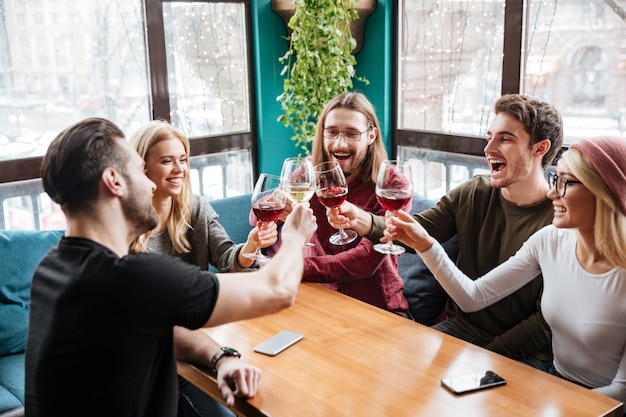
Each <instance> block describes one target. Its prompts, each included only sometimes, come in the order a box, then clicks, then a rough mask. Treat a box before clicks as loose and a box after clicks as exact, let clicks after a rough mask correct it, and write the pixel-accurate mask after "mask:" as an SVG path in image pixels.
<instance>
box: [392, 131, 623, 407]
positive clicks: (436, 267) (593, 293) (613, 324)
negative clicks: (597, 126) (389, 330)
mask: <svg viewBox="0 0 626 417" xmlns="http://www.w3.org/2000/svg"><path fill="white" fill-rule="evenodd" d="M548 181H549V183H550V186H551V187H550V190H549V191H548V197H549V198H550V199H551V200H552V202H553V205H554V219H553V221H552V224H551V225H548V226H546V227H544V228H543V229H541V230H539V231H538V232H536V233H535V234H534V235H532V236H531V237H530V238H529V239H528V241H527V242H526V243H525V244H524V245H523V246H522V248H521V249H520V250H519V251H518V252H517V253H516V254H515V256H513V257H511V258H510V259H509V260H508V261H506V262H505V263H503V264H501V265H500V266H498V267H497V268H495V269H493V270H492V271H490V272H489V273H488V274H486V275H485V276H484V277H482V278H480V279H477V280H471V279H469V278H468V277H467V276H465V275H464V274H463V273H462V272H461V271H459V270H458V269H457V268H456V266H455V265H454V263H453V262H452V261H450V259H449V258H448V256H447V255H446V253H445V252H444V250H443V249H442V248H441V246H440V245H439V244H438V243H437V241H436V240H435V239H433V238H432V237H431V236H429V235H428V233H427V232H426V231H425V230H424V228H422V227H421V226H420V224H419V223H418V222H416V221H415V220H414V219H413V217H412V216H410V215H408V214H406V213H405V212H402V211H396V212H395V213H396V214H397V217H389V218H388V219H387V230H386V235H387V236H386V238H384V239H383V240H386V239H387V238H388V237H393V239H397V240H400V241H402V242H403V243H405V244H406V245H408V246H411V247H413V248H414V249H415V250H417V251H418V252H419V253H420V255H421V256H422V258H423V259H424V261H425V262H426V264H427V265H428V267H429V268H430V269H431V270H432V271H433V274H434V275H435V277H436V278H437V279H438V280H439V282H440V283H441V284H442V286H443V287H444V288H445V290H446V291H447V292H448V294H449V295H450V296H451V297H452V298H453V299H454V301H456V302H457V304H459V306H461V308H462V309H463V310H464V311H468V312H471V311H477V310H479V309H481V308H484V307H486V306H488V305H491V304H493V303H495V302H496V301H498V300H500V299H502V298H503V297H505V296H507V295H509V294H511V293H513V292H514V291H516V290H518V289H519V288H521V287H522V286H524V285H525V284H526V283H528V282H529V281H531V280H532V279H533V278H534V277H536V276H537V274H539V273H542V274H543V280H544V291H543V297H542V300H541V308H542V311H543V314H544V317H545V320H546V322H547V323H548V324H549V325H550V328H551V329H552V346H553V352H554V369H553V372H552V373H554V374H556V375H558V376H560V377H562V378H565V379H568V380H570V381H573V382H575V383H577V384H580V385H583V386H586V387H588V388H590V389H593V390H594V391H597V392H598V393H601V394H604V395H606V396H609V397H612V398H614V399H616V400H618V401H621V402H626V251H625V248H626V138H620V137H597V138H593V139H582V140H579V141H577V142H575V143H574V144H572V145H571V147H570V149H569V150H567V151H566V152H564V154H563V157H562V158H561V160H560V161H559V162H558V165H557V168H556V175H555V174H549V178H548Z"/></svg>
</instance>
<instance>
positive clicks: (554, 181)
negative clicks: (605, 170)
mask: <svg viewBox="0 0 626 417" xmlns="http://www.w3.org/2000/svg"><path fill="white" fill-rule="evenodd" d="M548 184H549V185H550V189H552V188H554V187H556V194H557V195H558V196H559V197H565V191H566V190H567V184H582V182H580V181H575V180H568V179H567V178H563V177H559V176H558V175H556V174H553V173H552V172H549V173H548Z"/></svg>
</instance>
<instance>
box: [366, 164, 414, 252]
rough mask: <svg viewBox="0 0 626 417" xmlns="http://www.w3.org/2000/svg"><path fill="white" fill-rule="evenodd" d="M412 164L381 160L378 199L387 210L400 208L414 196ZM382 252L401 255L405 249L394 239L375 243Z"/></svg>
mask: <svg viewBox="0 0 626 417" xmlns="http://www.w3.org/2000/svg"><path fill="white" fill-rule="evenodd" d="M412 178H413V175H412V172H411V164H410V163H408V162H404V161H394V160H386V161H383V162H381V164H380V169H379V170H378V178H377V180H376V199H377V200H378V203H379V204H380V205H381V206H383V208H384V209H385V210H387V212H389V211H391V210H398V209H399V208H402V207H404V206H405V205H406V203H407V202H408V201H409V200H410V199H411V197H412V196H413V182H412ZM374 249H376V250H377V251H378V252H380V253H387V254H392V255H399V254H401V253H403V252H404V251H405V249H404V248H403V247H402V246H398V245H394V244H393V242H392V241H389V242H387V243H378V244H376V245H374Z"/></svg>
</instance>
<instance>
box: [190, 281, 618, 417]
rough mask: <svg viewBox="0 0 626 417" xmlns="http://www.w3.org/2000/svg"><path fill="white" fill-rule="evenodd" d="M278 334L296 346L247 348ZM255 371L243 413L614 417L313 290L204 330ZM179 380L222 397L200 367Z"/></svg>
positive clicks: (574, 388) (564, 391)
mask: <svg viewBox="0 0 626 417" xmlns="http://www.w3.org/2000/svg"><path fill="white" fill-rule="evenodd" d="M281 330H291V331H295V332H299V333H302V334H304V339H303V340H301V341H300V342H298V343H296V344H295V345H293V346H292V347H290V348H288V349H287V350H285V351H283V352H282V353H280V354H278V355H277V356H274V357H270V356H266V355H262V354H259V353H255V352H253V351H252V347H253V346H255V345H257V344H258V343H260V342H261V341H263V340H265V339H266V338H268V337H270V336H272V335H274V334H275V333H277V332H279V331H281ZM205 331H206V332H207V333H209V334H210V335H211V336H212V337H213V338H215V339H216V340H217V341H218V342H219V343H221V344H223V345H226V346H232V347H234V348H236V349H238V350H239V351H240V352H241V353H242V354H243V358H244V359H245V360H246V361H247V362H249V363H251V364H254V365H256V366H258V367H260V368H261V369H262V370H263V375H262V377H261V383H260V388H259V392H258V393H257V395H256V396H255V397H254V398H252V399H250V400H237V402H236V404H235V407H234V408H235V409H236V412H237V413H238V414H239V415H245V416H274V417H280V416H297V417H305V416H315V417H319V416H360V417H361V416H383V417H386V416H391V417H400V416H464V417H469V416H480V417H485V416H498V417H501V416H524V417H540V416H541V417H547V416H567V417H576V416H581V417H582V416H585V417H589V416H615V417H621V416H622V405H621V403H620V402H618V401H615V400H613V399H611V398H608V397H605V396H602V395H599V394H596V393H594V392H592V391H590V390H587V389H585V388H582V387H579V386H578V385H575V384H572V383H570V382H567V381H564V380H562V379H559V378H557V377H554V376H552V375H549V374H546V373H543V372H540V371H537V370H535V369H533V368H531V367H529V366H527V365H523V364H520V363H518V362H516V361H513V360H510V359H508V358H506V357H504V356H501V355H497V354H495V353H492V352H490V351H488V350H486V349H482V348H479V347H476V346H474V345H471V344H468V343H466V342H463V341H461V340H458V339H456V338H453V337H450V336H447V335H445V334H443V333H440V332H438V331H435V330H432V329H430V328H428V327H425V326H422V325H419V324H417V323H414V322H412V321H410V320H407V319H404V318H401V317H399V316H396V315H394V314H392V313H389V312H386V311H383V310H381V309H378V308H376V307H372V306H370V305H368V304H365V303H362V302H360V301H358V300H355V299H353V298H350V297H347V296H345V295H343V294H339V293H337V292H334V291H331V290H328V289H326V288H323V287H321V286H318V285H315V284H302V285H301V286H300V291H299V293H298V297H297V300H296V303H295V305H294V306H293V307H291V308H289V309H287V310H285V311H282V312H281V313H279V314H275V315H271V316H266V317H262V318H258V319H254V320H247V321H243V322H237V323H231V324H227V325H222V326H219V327H216V328H211V329H205ZM486 369H491V370H493V371H495V372H496V373H498V374H500V375H501V376H502V377H504V378H505V379H506V380H507V384H506V385H503V386H499V387H494V388H490V389H487V390H482V391H477V392H474V393H469V394H464V395H461V396H458V395H454V394H452V393H450V392H449V391H447V390H446V389H444V388H443V387H442V386H441V384H440V381H441V379H442V378H444V377H447V376H454V375H461V374H465V373H470V372H474V371H481V370H486ZM178 373H179V374H180V375H182V376H183V377H185V378H187V379H188V380H189V381H191V382H192V383H194V384H195V385H196V386H198V387H200V389H202V390H203V391H205V392H207V393H209V394H210V395H212V396H213V397H215V398H218V399H220V400H221V397H220V395H219V393H218V391H217V387H216V383H215V378H214V377H213V375H212V374H211V372H210V371H209V370H207V369H198V368H197V367H195V366H192V365H189V364H184V363H180V362H179V363H178Z"/></svg>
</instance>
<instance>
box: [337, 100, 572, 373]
mask: <svg viewBox="0 0 626 417" xmlns="http://www.w3.org/2000/svg"><path fill="white" fill-rule="evenodd" d="M494 107H495V113H496V116H495V118H494V120H493V121H492V123H491V125H490V127H489V130H488V133H487V143H486V146H485V156H486V157H487V162H488V163H489V165H490V168H491V173H490V174H489V175H479V176H476V177H474V178H472V179H470V180H469V181H467V182H465V183H464V184H461V185H460V186H458V187H456V188H455V189H453V190H451V191H450V192H449V193H448V194H446V195H445V196H444V197H442V198H441V200H440V201H439V203H438V204H437V205H436V206H435V207H433V208H430V209H428V210H426V211H424V212H422V213H420V214H416V215H415V218H416V219H417V220H418V221H419V222H420V223H421V224H422V226H424V228H425V229H426V230H427V231H428V233H430V234H431V235H432V236H433V237H434V238H435V239H437V240H438V241H439V242H445V241H446V240H448V239H449V238H450V237H452V236H454V235H457V236H458V241H459V255H458V258H457V265H458V266H459V268H460V269H461V270H462V271H463V272H464V273H465V274H467V275H468V276H470V277H471V278H472V279H476V278H478V277H480V276H482V275H483V274H485V273H486V272H488V271H490V270H491V269H493V268H494V267H495V266H497V265H499V264H500V263H502V262H503V261H505V260H506V259H507V258H509V257H510V256H511V255H513V254H514V253H515V252H516V251H517V250H518V249H519V248H520V247H521V246H522V244H523V243H524V242H525V241H526V240H527V239H528V237H529V236H530V235H531V234H533V233H534V232H535V231H537V230H539V229H540V228H542V227H543V226H545V225H547V224H550V223H551V222H552V215H553V207H552V203H551V201H550V200H549V199H548V198H547V197H546V195H547V192H548V184H547V182H546V180H545V177H544V171H545V169H546V168H547V167H548V166H549V165H550V164H551V163H552V161H553V159H554V157H555V156H556V155H557V153H558V151H559V150H560V149H561V146H562V143H563V133H562V131H563V129H562V119H561V116H560V115H559V113H558V112H557V111H556V109H554V107H552V106H551V105H549V104H548V103H545V102H542V101H539V100H535V99H532V98H529V97H526V96H522V95H518V94H511V95H505V96H502V97H501V98H500V99H499V100H498V101H497V102H496V104H495V106H494ZM327 214H328V217H329V221H330V222H331V224H333V225H334V226H335V227H338V226H343V227H352V228H354V229H355V230H357V231H358V232H359V233H361V234H363V235H365V236H367V237H368V238H369V239H372V240H374V241H378V240H379V239H380V237H381V236H382V234H383V230H384V227H385V225H384V218H383V217H380V216H375V215H372V214H370V213H367V212H365V211H363V210H361V209H359V208H357V207H356V206H354V205H351V204H350V203H345V204H344V205H342V206H341V208H340V214H339V215H337V214H335V213H333V212H332V211H329V212H328V213H327ZM542 288H543V286H542V280H541V277H540V276H539V277H537V278H535V280H533V281H532V282H530V283H529V284H527V285H525V286H524V287H522V288H521V289H520V290H518V291H516V292H515V293H513V294H511V295H510V296H508V297H506V298H504V299H503V300H501V301H499V302H498V303H496V304H493V305H492V306H490V307H487V308H485V309H483V310H481V311H478V312H474V313H465V312H463V311H462V310H461V309H460V308H459V306H458V305H457V304H456V303H455V302H454V301H452V300H450V299H449V300H448V302H447V305H446V308H445V313H446V316H447V319H446V320H444V321H443V322H440V323H437V324H435V325H434V326H433V328H436V329H438V330H441V331H443V332H445V333H448V334H451V335H453V336H456V337H459V338H461V339H463V340H466V341H468V342H471V343H474V344H477V345H479V346H483V347H485V348H487V349H490V350H492V351H494V352H498V353H501V354H503V355H506V356H508V357H510V358H513V359H517V360H521V361H524V362H526V363H528V364H530V365H532V366H535V367H537V368H540V369H546V367H547V365H548V364H549V363H550V362H551V359H552V352H551V341H550V337H551V334H550V329H549V327H548V325H547V324H546V323H545V321H544V319H543V316H542V314H541V310H540V306H539V302H540V298H541V292H542Z"/></svg>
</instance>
